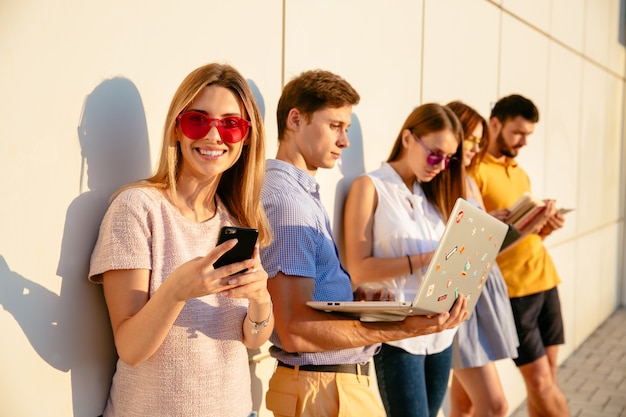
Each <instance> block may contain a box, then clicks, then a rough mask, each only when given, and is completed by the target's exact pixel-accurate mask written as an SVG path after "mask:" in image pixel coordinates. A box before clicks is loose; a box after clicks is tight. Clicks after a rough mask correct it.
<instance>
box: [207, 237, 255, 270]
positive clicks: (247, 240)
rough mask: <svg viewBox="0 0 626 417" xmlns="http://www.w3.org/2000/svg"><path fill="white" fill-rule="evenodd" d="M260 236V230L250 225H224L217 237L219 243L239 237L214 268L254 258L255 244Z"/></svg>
mask: <svg viewBox="0 0 626 417" xmlns="http://www.w3.org/2000/svg"><path fill="white" fill-rule="evenodd" d="M258 236H259V231H258V230H257V229H253V228H250V227H236V226H224V227H222V229H221V230H220V235H219V237H218V239H217V244H218V245H220V244H221V243H224V242H226V241H227V240H230V239H237V244H236V245H235V247H234V248H232V249H231V250H229V251H228V252H226V253H225V254H223V255H222V256H221V257H220V258H219V259H218V260H217V261H215V263H214V264H213V268H219V267H221V266H224V265H230V264H232V263H235V262H241V261H245V260H246V259H250V258H252V254H253V253H254V245H256V240H257V237H258ZM240 272H241V271H240Z"/></svg>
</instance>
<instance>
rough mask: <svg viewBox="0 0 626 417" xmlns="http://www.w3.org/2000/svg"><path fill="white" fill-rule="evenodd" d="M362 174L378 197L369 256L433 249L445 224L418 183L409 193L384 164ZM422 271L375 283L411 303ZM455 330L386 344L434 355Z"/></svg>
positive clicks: (420, 279)
mask: <svg viewBox="0 0 626 417" xmlns="http://www.w3.org/2000/svg"><path fill="white" fill-rule="evenodd" d="M366 175H367V176H368V177H369V178H370V179H371V180H372V182H373V183H374V186H375V187H376V192H377V194H378V206H377V207H376V211H375V213H374V224H373V236H374V242H373V256H374V257H377V258H399V257H403V256H404V257H406V255H416V254H419V253H424V252H431V251H433V250H435V248H436V247H437V243H438V242H439V239H440V238H441V235H442V234H443V230H444V228H445V223H444V221H443V218H442V217H441V215H440V214H439V211H438V210H437V209H436V208H435V207H433V206H432V205H431V204H430V203H429V202H428V200H427V199H426V196H425V195H424V191H423V190H422V187H421V186H420V185H419V183H418V182H417V181H415V182H414V183H413V192H412V193H411V191H409V189H408V188H407V187H406V185H405V184H404V182H403V181H402V178H401V177H400V175H399V174H398V173H397V172H396V170H394V169H393V168H392V166H391V165H389V164H388V163H387V162H383V164H382V166H381V167H380V168H379V169H378V170H376V171H372V172H370V173H368V174H366ZM407 262H408V261H407ZM425 271H426V268H424V269H419V268H418V269H417V270H415V269H414V270H413V274H412V275H410V274H406V275H402V276H399V277H397V278H394V279H391V280H387V281H384V282H379V283H377V284H379V285H383V286H385V287H387V288H389V289H391V290H392V291H393V292H394V294H395V295H396V298H397V299H398V300H399V301H412V300H413V298H414V297H415V294H416V293H417V290H418V288H419V286H420V285H421V283H422V280H423V278H424V272H425ZM456 331H457V328H454V329H449V330H444V331H443V332H441V333H435V334H431V335H427V336H418V337H413V338H410V339H404V340H400V341H397V342H389V343H388V344H390V345H393V346H397V347H399V348H402V349H404V350H406V351H407V352H409V353H412V354H416V355H426V354H434V353H439V352H441V351H443V350H445V349H446V348H448V347H449V346H450V345H451V344H452V340H453V339H454V335H455V333H456Z"/></svg>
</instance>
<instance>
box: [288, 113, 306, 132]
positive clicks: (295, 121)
mask: <svg viewBox="0 0 626 417" xmlns="http://www.w3.org/2000/svg"><path fill="white" fill-rule="evenodd" d="M301 123H303V117H302V114H301V113H300V111H299V110H298V109H296V108H293V109H291V110H289V114H287V127H288V128H289V129H291V130H294V131H298V129H300V124H301Z"/></svg>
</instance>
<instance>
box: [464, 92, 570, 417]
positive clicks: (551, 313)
mask: <svg viewBox="0 0 626 417" xmlns="http://www.w3.org/2000/svg"><path fill="white" fill-rule="evenodd" d="M538 121H539V111H538V110H537V107H536V106H535V105H534V104H533V102H532V101H530V100H529V99H527V98H525V97H522V96H520V95H510V96H507V97H504V98H502V99H500V100H499V101H498V102H497V103H496V104H495V106H494V107H493V109H492V111H491V115H490V119H489V131H490V135H491V140H490V143H489V147H488V152H487V154H486V155H485V157H484V159H483V161H482V162H481V164H480V165H479V166H478V169H477V171H476V173H475V176H476V183H477V184H478V187H479V188H480V192H481V194H482V197H483V200H484V203H485V208H486V210H487V211H488V212H494V211H497V210H499V211H500V212H502V211H504V212H506V209H508V208H509V207H511V205H512V204H513V203H514V202H515V201H516V200H517V199H518V198H519V197H520V196H521V195H522V194H523V193H524V192H530V179H529V177H528V175H527V174H526V172H525V171H524V170H523V169H522V168H521V167H520V166H519V165H518V164H517V162H516V161H515V157H516V156H517V154H518V152H519V150H520V149H521V148H522V147H524V146H525V145H526V140H527V137H528V136H529V135H530V134H531V133H533V131H534V128H535V124H536V123H537V122H538ZM563 222H564V218H563V215H562V214H561V213H559V211H558V210H557V209H556V206H555V202H554V200H546V209H545V210H544V211H543V213H542V214H541V215H540V216H539V217H537V218H536V220H534V221H533V222H532V224H530V225H528V226H526V227H525V228H524V229H523V230H522V232H523V237H522V238H521V239H519V241H518V243H516V244H515V245H514V246H511V247H510V248H508V249H507V250H505V251H503V252H502V253H501V254H500V255H499V256H498V265H499V267H500V269H501V270H502V275H503V276H504V279H505V281H506V283H507V287H508V292H509V298H510V300H511V307H512V308H513V315H514V317H515V325H516V328H517V334H518V337H519V341H520V346H519V348H518V355H519V356H518V357H517V358H516V359H515V364H516V365H517V367H518V369H519V370H520V372H521V373H522V376H523V377H524V382H525V384H526V390H527V394H528V398H527V406H528V411H529V415H531V416H558V417H563V416H569V411H568V408H567V401H566V399H565V396H564V395H563V392H562V391H561V390H560V388H559V387H558V385H557V380H556V370H557V363H556V360H557V352H558V345H560V344H563V343H564V340H565V339H564V334H563V320H562V317H561V303H560V301H559V294H558V290H557V285H558V284H559V283H560V279H559V276H558V274H557V271H556V268H555V267H554V264H553V263H552V259H551V258H550V255H549V254H548V252H547V250H546V248H545V247H544V245H543V238H544V237H545V236H547V235H548V234H550V233H551V232H552V231H554V230H556V229H559V228H561V227H563Z"/></svg>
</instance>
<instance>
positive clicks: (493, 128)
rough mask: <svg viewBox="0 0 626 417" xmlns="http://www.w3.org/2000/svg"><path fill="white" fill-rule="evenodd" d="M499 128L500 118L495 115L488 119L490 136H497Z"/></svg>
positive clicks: (500, 127)
mask: <svg viewBox="0 0 626 417" xmlns="http://www.w3.org/2000/svg"><path fill="white" fill-rule="evenodd" d="M501 129H502V123H501V122H500V119H498V118H497V117H492V118H491V119H489V133H490V134H491V137H495V136H498V133H500V130H501Z"/></svg>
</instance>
